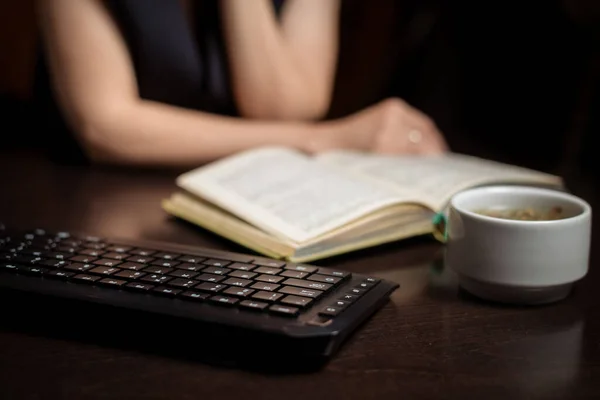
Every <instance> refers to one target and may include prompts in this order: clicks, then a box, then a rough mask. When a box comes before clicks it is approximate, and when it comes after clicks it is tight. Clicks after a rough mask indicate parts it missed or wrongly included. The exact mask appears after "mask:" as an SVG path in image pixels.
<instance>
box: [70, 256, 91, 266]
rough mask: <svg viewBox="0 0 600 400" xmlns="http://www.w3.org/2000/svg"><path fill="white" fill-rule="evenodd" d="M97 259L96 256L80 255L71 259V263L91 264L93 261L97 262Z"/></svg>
mask: <svg viewBox="0 0 600 400" xmlns="http://www.w3.org/2000/svg"><path fill="white" fill-rule="evenodd" d="M97 259H98V257H94V256H86V255H78V256H74V257H71V258H69V261H75V262H78V263H84V264H89V263H91V262H93V261H96V260H97Z"/></svg>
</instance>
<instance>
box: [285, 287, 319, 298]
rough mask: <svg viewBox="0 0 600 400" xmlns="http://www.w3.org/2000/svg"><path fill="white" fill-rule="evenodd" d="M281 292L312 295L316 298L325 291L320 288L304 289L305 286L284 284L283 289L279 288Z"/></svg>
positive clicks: (304, 295)
mask: <svg viewBox="0 0 600 400" xmlns="http://www.w3.org/2000/svg"><path fill="white" fill-rule="evenodd" d="M279 292H280V293H285V294H291V295H294V296H303V297H310V298H313V299H316V298H317V297H319V296H320V295H322V294H323V292H322V291H320V290H314V289H303V288H298V287H294V286H284V287H282V288H281V289H279Z"/></svg>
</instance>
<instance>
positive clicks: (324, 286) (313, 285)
mask: <svg viewBox="0 0 600 400" xmlns="http://www.w3.org/2000/svg"><path fill="white" fill-rule="evenodd" d="M283 284H284V285H289V286H298V287H302V288H306V289H316V290H328V289H330V288H331V286H332V285H331V284H329V283H321V282H309V281H303V280H300V279H294V278H290V279H286V280H285V281H284V282H283Z"/></svg>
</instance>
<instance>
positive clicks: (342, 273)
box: [318, 268, 351, 278]
mask: <svg viewBox="0 0 600 400" xmlns="http://www.w3.org/2000/svg"><path fill="white" fill-rule="evenodd" d="M318 273H319V274H321V275H328V276H337V277H338V278H347V277H349V276H350V275H351V274H350V272H346V271H338V270H335V269H328V268H319V271H318Z"/></svg>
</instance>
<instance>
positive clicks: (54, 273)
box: [46, 270, 75, 280]
mask: <svg viewBox="0 0 600 400" xmlns="http://www.w3.org/2000/svg"><path fill="white" fill-rule="evenodd" d="M74 275H75V272H70V271H61V270H51V271H48V272H47V273H46V276H47V277H50V278H56V279H64V280H66V279H68V278H70V277H72V276H74Z"/></svg>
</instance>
